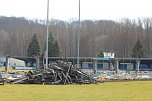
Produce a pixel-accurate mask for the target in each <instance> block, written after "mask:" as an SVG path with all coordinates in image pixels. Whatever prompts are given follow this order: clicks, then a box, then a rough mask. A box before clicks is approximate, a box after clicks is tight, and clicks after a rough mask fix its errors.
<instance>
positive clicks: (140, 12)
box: [0, 0, 152, 21]
mask: <svg viewBox="0 0 152 101" xmlns="http://www.w3.org/2000/svg"><path fill="white" fill-rule="evenodd" d="M80 2H81V7H80V8H81V12H80V17H81V20H103V19H104V20H119V19H122V18H129V19H137V18H144V17H152V6H151V4H152V0H80ZM78 4H79V0H50V3H49V6H50V8H49V19H52V18H53V19H58V20H64V21H68V20H77V19H78V17H79V15H78V14H79V13H78V12H79V9H78V8H79V7H78V6H79V5H78ZM46 6H47V0H0V16H8V17H10V16H15V17H25V18H28V19H46V9H47V7H46Z"/></svg>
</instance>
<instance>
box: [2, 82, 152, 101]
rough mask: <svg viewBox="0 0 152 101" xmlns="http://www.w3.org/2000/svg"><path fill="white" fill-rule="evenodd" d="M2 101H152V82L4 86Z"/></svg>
mask: <svg viewBox="0 0 152 101" xmlns="http://www.w3.org/2000/svg"><path fill="white" fill-rule="evenodd" d="M0 101H152V81H134V82H105V83H100V84H91V85H9V84H7V85H4V86H0Z"/></svg>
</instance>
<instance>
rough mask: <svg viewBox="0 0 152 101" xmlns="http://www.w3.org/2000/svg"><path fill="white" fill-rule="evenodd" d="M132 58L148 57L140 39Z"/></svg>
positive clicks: (134, 48) (133, 50)
mask: <svg viewBox="0 0 152 101" xmlns="http://www.w3.org/2000/svg"><path fill="white" fill-rule="evenodd" d="M131 57H132V58H144V57H146V54H145V51H144V49H143V46H142V44H141V42H140V40H139V39H138V40H137V41H136V43H135V45H134V47H133V49H132V55H131Z"/></svg>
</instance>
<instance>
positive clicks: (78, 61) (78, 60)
mask: <svg viewBox="0 0 152 101" xmlns="http://www.w3.org/2000/svg"><path fill="white" fill-rule="evenodd" d="M77 47H78V51H77V52H78V53H77V67H79V63H80V58H79V55H80V0H79V21H78V46H77Z"/></svg>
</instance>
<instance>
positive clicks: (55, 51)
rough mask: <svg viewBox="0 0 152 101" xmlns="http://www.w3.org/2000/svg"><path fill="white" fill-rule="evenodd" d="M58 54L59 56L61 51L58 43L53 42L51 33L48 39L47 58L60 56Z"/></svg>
mask: <svg viewBox="0 0 152 101" xmlns="http://www.w3.org/2000/svg"><path fill="white" fill-rule="evenodd" d="M45 46H46V45H45ZM60 54H61V51H60V47H59V44H58V41H56V40H54V38H53V36H52V32H50V34H49V38H48V57H58V56H60Z"/></svg>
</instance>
